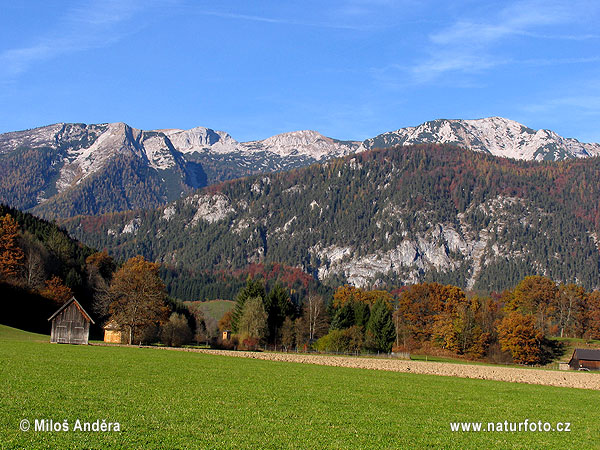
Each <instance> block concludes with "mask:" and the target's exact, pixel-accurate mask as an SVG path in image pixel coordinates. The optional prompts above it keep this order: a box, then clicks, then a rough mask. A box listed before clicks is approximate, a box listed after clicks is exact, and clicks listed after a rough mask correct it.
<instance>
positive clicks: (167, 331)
mask: <svg viewBox="0 0 600 450" xmlns="http://www.w3.org/2000/svg"><path fill="white" fill-rule="evenodd" d="M160 338H161V341H162V343H163V344H164V345H166V346H168V347H180V346H181V345H183V344H187V343H188V342H190V340H191V339H192V331H191V330H190V326H189V325H188V322H187V319H186V318H185V316H184V315H183V314H177V313H173V314H171V317H169V321H168V322H167V323H166V324H164V325H163V327H162V329H161V332H160Z"/></svg>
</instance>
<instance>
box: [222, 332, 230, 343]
mask: <svg viewBox="0 0 600 450" xmlns="http://www.w3.org/2000/svg"><path fill="white" fill-rule="evenodd" d="M221 336H222V340H224V341H228V340H229V339H231V330H224V331H223V334H222V335H221Z"/></svg>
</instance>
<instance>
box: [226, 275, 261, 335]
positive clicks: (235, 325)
mask: <svg viewBox="0 0 600 450" xmlns="http://www.w3.org/2000/svg"><path fill="white" fill-rule="evenodd" d="M256 297H258V298H260V299H261V301H263V302H264V298H265V285H264V284H263V283H262V281H260V280H253V279H252V278H251V277H248V279H247V280H246V286H244V287H243V288H242V289H240V291H239V292H238V294H237V295H236V297H235V305H234V307H233V312H232V315H231V330H232V331H233V332H234V333H239V332H240V328H239V322H240V319H241V317H242V314H243V312H244V305H245V304H246V301H247V300H248V299H249V298H256Z"/></svg>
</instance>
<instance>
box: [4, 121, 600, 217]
mask: <svg viewBox="0 0 600 450" xmlns="http://www.w3.org/2000/svg"><path fill="white" fill-rule="evenodd" d="M422 143H442V144H444V143H445V144H452V145H456V146H460V147H464V148H467V149H471V150H475V151H480V152H484V153H489V154H492V155H495V156H502V157H508V158H514V159H523V160H565V159H573V158H580V157H588V156H594V155H598V154H600V145H599V144H586V143H580V142H578V141H577V140H575V139H569V138H563V137H561V136H559V135H558V134H556V133H555V132H553V131H550V130H532V129H530V128H528V127H526V126H524V125H521V124H519V123H517V122H514V121H511V120H508V119H504V118H501V117H491V118H486V119H477V120H446V119H439V120H434V121H430V122H426V123H424V124H421V125H418V126H416V127H407V128H401V129H399V130H396V131H391V132H387V133H383V134H381V135H378V136H376V137H373V138H370V139H367V140H365V141H364V142H362V143H361V142H357V141H349V140H347V141H342V140H337V139H332V138H329V137H326V136H323V135H321V134H320V133H318V132H316V131H311V130H304V131H293V132H288V133H282V134H278V135H276V136H272V137H269V138H267V139H264V140H256V141H250V142H238V141H237V140H235V139H234V138H233V137H232V136H230V135H229V134H227V133H226V132H223V131H215V130H211V129H209V128H205V127H196V128H192V129H190V130H179V129H164V130H150V131H145V130H138V129H135V128H133V127H131V126H129V125H127V124H124V123H108V124H98V125H93V124H92V125H85V124H55V125H49V126H46V127H41V128H36V129H33V130H26V131H18V132H11V133H5V134H0V201H2V202H4V203H6V204H9V205H11V206H13V207H17V208H20V209H23V210H27V211H31V212H34V213H35V214H37V215H40V216H43V217H46V218H64V217H71V216H75V215H78V214H89V215H94V214H102V213H109V212H115V211H125V210H130V209H138V208H154V207H156V206H158V205H161V204H165V203H168V202H169V201H173V200H176V199H178V198H181V197H182V196H185V195H187V194H189V193H191V192H192V191H193V190H195V189H197V188H202V187H204V186H208V185H212V184H215V183H219V182H222V181H226V180H231V179H236V178H240V177H244V176H248V175H253V174H261V173H274V172H280V171H286V170H291V169H294V168H299V167H305V166H309V165H311V164H313V163H316V162H319V163H323V162H325V161H328V160H330V159H332V158H337V157H342V156H346V155H349V154H352V153H355V152H362V151H365V150H370V149H373V148H389V147H393V146H397V145H414V144H422Z"/></svg>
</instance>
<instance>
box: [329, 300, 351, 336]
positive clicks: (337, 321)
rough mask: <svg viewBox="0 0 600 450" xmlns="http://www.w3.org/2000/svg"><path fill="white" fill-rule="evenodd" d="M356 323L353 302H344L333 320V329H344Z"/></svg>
mask: <svg viewBox="0 0 600 450" xmlns="http://www.w3.org/2000/svg"><path fill="white" fill-rule="evenodd" d="M352 325H354V308H353V307H352V303H351V302H348V303H344V305H343V306H342V307H341V308H338V309H337V311H336V312H335V315H334V316H333V320H332V321H331V329H332V330H343V329H346V328H350V327H351V326H352Z"/></svg>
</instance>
